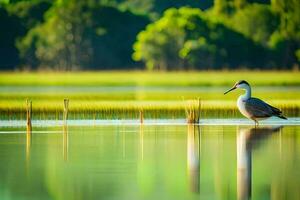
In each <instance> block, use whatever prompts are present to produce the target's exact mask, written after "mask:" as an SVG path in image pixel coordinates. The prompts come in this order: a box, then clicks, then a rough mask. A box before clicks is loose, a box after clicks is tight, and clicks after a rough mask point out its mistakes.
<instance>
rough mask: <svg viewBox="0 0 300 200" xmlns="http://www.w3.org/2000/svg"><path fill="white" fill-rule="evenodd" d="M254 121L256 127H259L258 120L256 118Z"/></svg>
mask: <svg viewBox="0 0 300 200" xmlns="http://www.w3.org/2000/svg"><path fill="white" fill-rule="evenodd" d="M253 121H254V124H255V128H257V127H258V125H259V124H258V121H257V120H255V119H253Z"/></svg>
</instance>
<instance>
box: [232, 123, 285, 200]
mask: <svg viewBox="0 0 300 200" xmlns="http://www.w3.org/2000/svg"><path fill="white" fill-rule="evenodd" d="M281 128H282V127H281V126H280V127H271V128H268V127H265V128H250V129H240V130H238V134H237V199H238V200H247V199H251V183H252V180H251V176H252V150H253V149H255V148H258V146H259V144H260V142H258V141H262V140H265V139H267V138H268V137H269V136H270V135H272V134H273V133H276V132H277V131H279V130H280V129H281Z"/></svg>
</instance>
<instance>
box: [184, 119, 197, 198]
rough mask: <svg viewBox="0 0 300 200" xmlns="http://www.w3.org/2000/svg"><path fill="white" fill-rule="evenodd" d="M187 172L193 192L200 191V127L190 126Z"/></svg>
mask: <svg viewBox="0 0 300 200" xmlns="http://www.w3.org/2000/svg"><path fill="white" fill-rule="evenodd" d="M187 170H188V173H187V174H188V182H189V186H190V190H191V192H194V193H199V190H200V129H199V126H195V125H191V124H189V125H188V133H187Z"/></svg>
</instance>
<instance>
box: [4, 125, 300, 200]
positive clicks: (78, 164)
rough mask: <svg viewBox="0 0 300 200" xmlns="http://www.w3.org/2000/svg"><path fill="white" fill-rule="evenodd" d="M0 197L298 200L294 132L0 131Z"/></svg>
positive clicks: (299, 138)
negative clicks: (29, 132) (28, 132)
mask: <svg viewBox="0 0 300 200" xmlns="http://www.w3.org/2000/svg"><path fill="white" fill-rule="evenodd" d="M0 158H1V164H0V199H1V200H10V199H22V200H27V199H30V200H32V199H39V200H40V199H57V200H60V199H61V200H64V199H89V200H90V199H118V200H119V199H125V200H127V199H128V200H133V199H137V200H140V199H149V200H150V199H151V200H152V199H163V200H164V199H166V200H167V199H172V200H174V199H175V200H177V199H188V200H189V199H209V200H213V199H230V200H232V199H250V198H251V199H258V200H264V199H281V200H284V199H289V200H293V199H295V200H296V199H297V200H298V199H300V190H299V188H300V171H299V169H300V126H299V125H291V124H290V125H286V126H285V127H280V126H278V125H276V124H272V123H271V124H265V125H262V126H261V128H259V129H253V127H252V126H251V125H236V124H234V125H230V123H229V124H228V123H227V124H226V125H225V124H222V125H217V124H213V125H209V124H206V125H200V126H192V125H185V124H184V123H176V124H167V123H165V124H160V125H159V126H158V125H155V124H154V123H153V124H151V123H149V124H146V125H144V126H140V125H137V124H130V123H124V124H121V123H119V124H107V125H103V124H102V125H101V124H96V125H83V124H81V125H77V126H74V125H72V124H71V125H69V126H68V127H63V126H61V125H60V124H58V125H53V124H52V125H49V126H34V127H33V131H32V133H31V134H26V128H24V127H20V126H9V127H7V126H3V125H2V126H0Z"/></svg>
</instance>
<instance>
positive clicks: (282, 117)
mask: <svg viewBox="0 0 300 200" xmlns="http://www.w3.org/2000/svg"><path fill="white" fill-rule="evenodd" d="M277 117H279V118H281V119H285V120H287V118H286V117H285V116H283V115H278V116H277Z"/></svg>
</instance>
